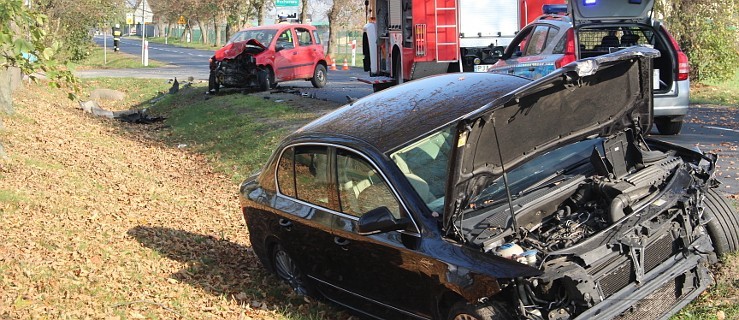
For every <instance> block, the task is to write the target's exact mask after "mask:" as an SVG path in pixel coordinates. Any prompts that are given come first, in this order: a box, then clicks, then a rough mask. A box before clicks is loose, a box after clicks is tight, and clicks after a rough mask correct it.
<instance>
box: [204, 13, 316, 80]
mask: <svg viewBox="0 0 739 320" xmlns="http://www.w3.org/2000/svg"><path fill="white" fill-rule="evenodd" d="M300 79H303V80H310V81H311V83H312V84H313V86H314V87H316V88H321V87H323V86H325V85H326V80H327V77H326V56H325V54H324V51H323V45H322V44H321V40H320V38H319V37H318V33H317V32H316V28H315V27H313V26H309V25H304V24H276V25H270V26H260V27H253V28H247V29H244V30H241V31H239V32H237V33H236V34H235V35H234V36H233V37H231V39H230V40H229V41H228V43H227V44H226V45H225V46H224V47H223V48H221V49H219V50H218V51H216V52H215V55H214V56H213V57H212V58H210V77H209V81H208V92H210V93H217V92H218V90H219V89H220V88H221V87H232V88H252V87H254V88H259V89H261V90H268V89H270V88H273V87H274V86H275V85H276V84H277V83H278V82H282V81H290V80H300Z"/></svg>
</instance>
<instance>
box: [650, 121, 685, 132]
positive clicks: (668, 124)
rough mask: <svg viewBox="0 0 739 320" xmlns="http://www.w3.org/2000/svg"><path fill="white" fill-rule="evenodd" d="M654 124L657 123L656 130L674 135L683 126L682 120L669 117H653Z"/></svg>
mask: <svg viewBox="0 0 739 320" xmlns="http://www.w3.org/2000/svg"><path fill="white" fill-rule="evenodd" d="M654 124H656V125H657V131H659V133H660V134H664V135H676V134H678V133H680V129H682V127H683V121H682V120H680V121H672V119H670V118H654Z"/></svg>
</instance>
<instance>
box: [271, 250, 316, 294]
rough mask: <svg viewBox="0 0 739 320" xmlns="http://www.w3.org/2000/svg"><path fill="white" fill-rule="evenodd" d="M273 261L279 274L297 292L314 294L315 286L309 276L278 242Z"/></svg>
mask: <svg viewBox="0 0 739 320" xmlns="http://www.w3.org/2000/svg"><path fill="white" fill-rule="evenodd" d="M271 262H272V267H273V270H274V272H275V273H276V274H277V276H278V277H279V278H280V279H281V280H282V281H285V282H286V283H287V284H288V285H290V287H292V288H293V290H294V291H295V293H297V294H299V295H303V296H311V295H313V287H312V286H311V285H310V283H309V282H308V278H307V277H306V276H305V274H303V272H302V271H301V270H300V268H299V267H298V265H297V264H296V263H295V260H293V259H292V257H291V256H290V254H288V253H287V251H285V249H284V248H283V247H282V246H281V245H279V244H276V245H275V246H274V247H273V248H272V259H271Z"/></svg>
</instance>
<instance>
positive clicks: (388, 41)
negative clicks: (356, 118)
mask: <svg viewBox="0 0 739 320" xmlns="http://www.w3.org/2000/svg"><path fill="white" fill-rule="evenodd" d="M563 3H565V0H369V1H365V9H366V12H367V16H368V23H367V24H366V25H365V26H364V32H363V37H362V38H363V40H362V48H363V53H364V61H363V65H364V70H365V71H368V72H369V77H368V78H362V79H359V81H362V82H366V83H370V84H372V85H373V87H374V89H375V91H378V90H382V89H384V88H387V87H389V86H392V85H395V84H399V83H403V82H405V81H409V80H413V79H418V78H422V77H425V76H429V75H432V74H439V73H446V72H458V71H460V70H461V71H475V70H478V71H479V70H487V68H484V66H486V65H488V66H489V65H492V64H493V63H495V61H497V58H498V57H499V56H500V55H502V53H503V49H504V48H505V46H506V45H508V43H510V41H511V40H512V39H513V37H514V36H515V34H516V33H517V32H518V31H519V30H520V29H521V28H522V27H524V26H525V25H526V24H527V23H529V22H531V21H532V20H534V19H536V18H537V17H538V16H540V15H541V14H542V6H543V5H544V4H563Z"/></svg>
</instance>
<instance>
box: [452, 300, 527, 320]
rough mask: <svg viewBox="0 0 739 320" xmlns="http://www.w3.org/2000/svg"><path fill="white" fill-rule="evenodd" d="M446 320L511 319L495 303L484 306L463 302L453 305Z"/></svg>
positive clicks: (508, 314)
mask: <svg viewBox="0 0 739 320" xmlns="http://www.w3.org/2000/svg"><path fill="white" fill-rule="evenodd" d="M447 319H448V320H508V319H513V317H512V316H511V314H510V313H507V312H506V311H505V310H504V308H502V306H500V305H499V304H498V303H497V302H493V303H489V304H485V305H471V304H469V303H465V302H459V303H457V304H455V305H454V306H453V307H452V309H451V310H450V311H449V316H448V317H447Z"/></svg>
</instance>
